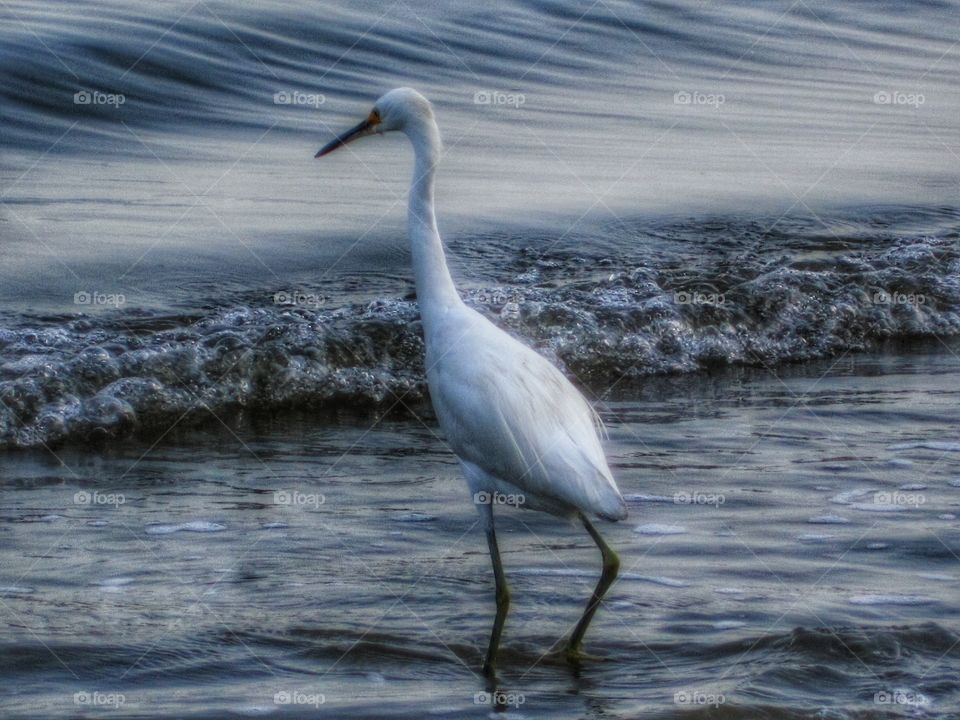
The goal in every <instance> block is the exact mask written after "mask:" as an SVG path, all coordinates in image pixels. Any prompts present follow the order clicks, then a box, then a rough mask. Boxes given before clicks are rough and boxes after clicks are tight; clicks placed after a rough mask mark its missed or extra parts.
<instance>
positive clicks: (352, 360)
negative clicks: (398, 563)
mask: <svg viewBox="0 0 960 720" xmlns="http://www.w3.org/2000/svg"><path fill="white" fill-rule="evenodd" d="M875 245H876V247H872V248H871V249H868V250H860V251H855V252H846V253H840V254H836V253H835V254H834V255H833V256H832V257H830V258H825V257H820V258H817V259H811V257H809V254H807V256H805V257H801V256H798V255H797V254H796V253H794V254H792V255H784V254H782V253H781V254H776V253H771V252H770V251H766V252H758V254H756V255H751V254H750V253H749V252H748V253H746V254H741V256H740V260H739V261H738V262H737V263H732V262H731V261H730V259H729V258H728V257H723V256H722V253H721V254H720V255H718V256H717V257H714V258H713V259H707V260H703V259H702V261H701V263H700V265H699V266H697V267H693V266H692V265H686V266H684V265H683V264H681V263H678V262H676V259H674V260H670V261H664V262H663V263H662V264H661V265H660V266H656V265H647V266H641V267H629V266H624V265H623V264H618V262H619V261H612V260H608V261H599V260H597V259H596V258H593V259H585V258H584V257H583V256H582V255H579V254H576V253H573V252H555V253H544V252H542V251H535V250H532V249H531V248H521V249H520V250H518V251H516V252H515V253H514V254H513V256H512V257H510V258H506V259H504V260H503V263H502V265H503V267H505V268H506V269H507V272H509V273H510V274H512V276H513V277H514V278H515V279H516V281H515V282H513V283H511V284H500V285H497V286H492V287H484V288H471V289H467V290H465V291H464V293H463V295H464V299H465V300H466V302H467V303H468V304H470V305H472V306H474V307H476V308H477V309H479V310H480V311H481V312H484V313H485V314H487V315H488V316H489V317H491V318H492V319H493V320H494V321H495V322H497V323H499V324H500V325H501V326H502V327H504V328H505V329H506V330H508V331H509V332H512V333H514V334H515V335H517V336H519V337H521V338H523V339H525V341H527V342H528V343H530V344H532V345H534V346H535V347H537V348H538V350H540V352H542V353H543V354H544V355H546V356H547V357H549V358H550V359H551V360H553V361H555V362H557V363H558V364H559V365H560V366H561V367H562V368H564V370H565V371H566V372H567V373H568V374H569V375H570V376H571V378H572V379H574V380H575V382H577V383H578V384H580V385H581V386H583V387H585V388H586V389H587V390H588V394H590V395H593V394H603V393H607V392H609V391H611V389H612V388H615V387H617V386H629V384H630V383H631V382H633V381H637V380H639V379H642V378H643V377H646V376H649V375H652V374H664V373H683V372H695V371H700V370H706V369H711V368H716V367H720V366H729V365H750V366H761V367H773V366H776V365H778V364H781V363H786V362H795V361H802V360H810V359H815V358H822V357H827V356H830V355H835V354H837V353H841V352H848V351H862V350H869V349H871V348H876V347H877V346H878V344H880V343H882V342H884V341H887V340H896V339H903V338H917V337H940V338H944V337H950V336H955V335H957V334H958V333H960V272H958V271H960V249H958V246H957V240H956V238H955V237H950V238H932V237H928V238H923V239H919V240H917V239H910V240H903V241H894V242H891V243H886V244H885V245H883V246H880V244H879V243H877V244H875ZM305 296H306V297H315V296H316V294H315V293H309V294H306V295H305ZM282 299H283V301H284V303H285V304H277V302H276V300H277V298H276V297H275V296H274V293H272V292H271V293H270V294H269V295H265V296H264V298H263V299H262V301H261V302H259V303H258V302H253V301H250V299H249V298H247V301H246V302H245V303H244V304H238V305H232V306H228V307H219V308H213V309H209V310H206V311H203V312H200V313H199V314H191V315H185V316H182V317H176V316H170V315H162V314H159V313H150V312H146V311H142V310H141V311H136V310H124V309H119V310H116V311H112V312H109V313H105V314H102V315H91V316H87V315H79V316H73V317H70V318H64V317H56V318H48V319H46V321H41V320H40V319H37V321H35V322H28V321H26V320H24V319H22V318H21V319H20V320H18V322H17V323H15V324H13V325H12V326H11V327H7V328H6V329H0V403H2V404H0V443H2V444H4V445H6V446H8V447H34V446H38V445H42V444H48V445H49V444H55V443H60V442H64V441H80V442H90V441H95V440H97V439H109V438H115V437H124V436H128V435H132V434H137V433H140V432H152V431H154V430H156V429H166V428H168V427H170V426H171V424H175V423H177V424H180V423H190V422H194V421H199V420H202V419H204V418H209V416H210V414H211V413H213V414H219V413H222V412H227V411H230V410H231V409H249V410H263V411H271V410H277V409H281V408H303V409H307V408H317V407H339V406H350V407H359V408H364V407H366V408H377V409H378V410H385V409H390V408H403V407H405V406H406V407H409V406H412V405H414V404H416V403H420V402H422V401H423V400H424V399H425V398H426V383H425V372H424V368H423V360H422V357H423V340H422V335H421V329H420V325H419V320H418V310H417V305H416V302H415V299H400V298H379V299H376V300H374V301H372V302H370V303H367V304H348V305H344V306H342V307H336V308H327V307H323V308H317V307H310V306H308V305H298V304H296V302H297V299H298V298H297V296H296V294H295V293H294V294H289V296H287V297H284V298H282Z"/></svg>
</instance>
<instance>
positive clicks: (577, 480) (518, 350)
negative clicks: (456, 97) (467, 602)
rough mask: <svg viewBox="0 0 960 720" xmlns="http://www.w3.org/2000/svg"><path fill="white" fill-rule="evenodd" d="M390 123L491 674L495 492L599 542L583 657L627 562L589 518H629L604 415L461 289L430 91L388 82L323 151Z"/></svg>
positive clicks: (499, 569)
mask: <svg viewBox="0 0 960 720" xmlns="http://www.w3.org/2000/svg"><path fill="white" fill-rule="evenodd" d="M390 131H400V132H402V133H404V134H405V135H406V136H407V137H408V138H409V139H410V142H411V143H412V144H413V150H414V154H415V159H416V160H415V166H414V176H413V183H412V184H411V186H410V197H409V205H408V234H409V238H410V245H411V249H412V256H413V271H414V276H415V280H416V287H417V301H418V303H419V305H420V315H421V318H422V321H423V332H424V337H425V341H426V361H425V364H426V368H427V383H428V385H429V387H430V397H431V399H432V401H433V407H434V409H435V411H436V414H437V417H438V419H439V421H440V427H441V428H442V430H443V432H444V434H445V435H446V438H447V441H448V442H449V444H450V446H451V448H452V449H453V451H454V452H455V453H456V455H457V457H458V458H459V459H460V463H461V465H462V466H463V473H464V475H465V476H466V480H467V484H468V486H469V488H470V492H471V493H472V494H473V497H474V502H475V503H476V505H477V510H478V511H479V513H480V517H481V520H482V522H483V526H484V529H485V531H486V535H487V543H488V545H489V549H490V557H491V560H492V561H493V572H494V578H495V581H496V603H497V613H496V619H495V620H494V625H493V631H492V633H491V635H490V643H489V646H488V649H487V656H486V661H485V663H484V671H485V672H486V673H487V674H488V675H492V674H493V666H494V660H495V657H496V653H497V647H498V645H499V643H500V635H501V633H502V631H503V624H504V621H505V619H506V616H507V611H508V609H509V606H510V592H509V590H508V588H507V582H506V578H505V577H504V573H503V566H502V564H501V562H500V552H499V549H498V547H497V538H496V534H495V532H494V521H493V505H494V504H495V503H496V500H497V498H504V497H506V498H509V497H510V496H513V497H514V498H515V499H517V500H521V499H522V501H523V505H524V506H525V507H527V508H531V509H534V510H542V511H546V512H548V513H552V514H554V515H558V516H561V517H567V518H576V517H579V519H580V521H581V522H582V523H583V525H584V527H585V528H586V530H587V532H588V533H590V536H591V537H592V538H593V540H594V542H595V543H596V544H597V546H598V547H599V548H600V552H601V554H602V556H603V571H602V573H601V576H600V581H599V582H598V583H597V586H596V589H595V590H594V592H593V595H592V597H591V598H590V601H589V602H588V603H587V606H586V609H585V610H584V612H583V615H582V617H581V618H580V621H579V622H578V623H577V625H576V627H575V628H574V630H573V632H572V633H571V634H570V636H569V638H568V640H567V644H566V654H567V656H568V657H569V658H570V659H576V658H578V657H579V656H580V647H581V643H582V640H583V635H584V633H585V632H586V630H587V626H588V625H589V624H590V620H591V619H592V618H593V615H594V613H595V612H596V610H597V608H598V606H599V605H600V602H601V600H602V599H603V596H604V594H605V593H606V591H607V589H608V588H609V587H610V584H611V583H612V582H613V581H614V579H615V578H616V576H617V572H618V570H619V567H620V560H619V558H618V557H617V554H616V553H615V552H614V551H613V550H612V549H611V548H610V547H609V546H608V545H607V544H606V543H605V542H604V541H603V538H601V537H600V534H599V533H598V532H597V530H596V528H594V526H593V524H592V523H591V522H590V520H589V519H588V517H587V516H588V515H595V516H599V517H601V518H604V519H607V520H623V519H624V518H626V516H627V508H626V504H625V503H624V501H623V497H622V496H621V495H620V491H619V490H618V488H617V484H616V482H615V481H614V479H613V476H612V475H611V473H610V469H609V467H608V466H607V461H606V458H605V457H604V454H603V449H602V447H601V445H600V438H599V430H600V429H601V425H600V419H599V416H598V415H597V413H596V412H595V411H594V410H593V409H592V408H591V406H590V405H589V403H587V401H586V399H584V397H583V395H581V394H580V392H579V391H578V390H577V389H576V388H575V387H574V386H573V384H572V383H571V382H570V381H569V380H567V378H566V377H565V376H564V375H563V374H562V373H561V372H560V371H559V370H558V369H557V368H556V367H554V366H553V365H552V364H550V363H549V362H548V361H547V360H546V359H545V358H543V357H542V356H541V355H539V354H537V353H536V352H534V351H533V350H532V349H530V348H529V347H527V346H526V345H524V344H523V343H521V342H520V341H518V340H516V339H514V338H513V337H511V336H510V335H508V334H507V333H506V332H504V331H503V330H501V329H500V328H498V327H497V326H496V325H494V324H493V323H492V322H490V321H489V320H487V319H486V318H485V317H484V316H483V315H481V314H480V313H478V312H476V311H475V310H473V309H471V308H469V307H467V306H466V305H465V304H464V303H463V301H462V300H461V299H460V296H459V295H458V294H457V290H456V288H455V287H454V284H453V279H452V278H451V277H450V271H449V270H448V269H447V262H446V258H445V257H444V252H443V245H442V242H441V240H440V234H439V232H438V231H437V222H436V217H435V215H434V210H433V188H434V171H435V170H436V167H437V164H438V162H439V160H440V153H441V142H440V131H439V129H438V127H437V123H436V120H435V119H434V113H433V107H432V106H431V104H430V102H429V101H428V100H427V99H426V98H425V97H423V95H421V94H420V93H418V92H417V91H416V90H412V89H410V88H398V89H396V90H391V91H390V92H388V93H387V94H386V95H384V96H383V97H381V98H380V99H379V100H377V102H376V104H375V105H374V107H373V110H371V111H370V114H369V115H368V116H367V118H366V119H365V120H364V121H363V122H361V123H359V124H358V125H356V126H355V127H353V128H351V129H350V130H347V131H346V132H344V133H342V134H341V135H339V136H337V137H336V138H335V139H333V140H332V141H331V142H329V143H328V144H327V145H325V146H324V147H323V148H322V149H321V150H320V151H319V152H318V153H317V154H316V157H322V156H323V155H326V154H328V153H330V152H333V151H334V150H336V149H337V148H340V147H343V146H344V145H346V144H347V143H349V142H352V141H353V140H356V139H357V138H361V137H364V136H366V135H372V134H376V133H385V132H390Z"/></svg>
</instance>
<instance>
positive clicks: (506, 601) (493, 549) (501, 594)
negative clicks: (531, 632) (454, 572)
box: [483, 517, 510, 677]
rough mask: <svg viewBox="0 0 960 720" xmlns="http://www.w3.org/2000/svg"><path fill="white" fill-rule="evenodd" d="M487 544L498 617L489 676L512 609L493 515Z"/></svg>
mask: <svg viewBox="0 0 960 720" xmlns="http://www.w3.org/2000/svg"><path fill="white" fill-rule="evenodd" d="M487 545H488V546H489V548H490V559H491V560H492V561H493V578H494V581H495V582H496V585H497V617H496V618H495V619H494V621H493V632H491V633H490V645H489V646H488V647H487V659H486V660H485V661H484V663H483V672H484V674H486V675H487V676H488V677H492V676H493V674H494V670H493V664H494V661H495V660H496V656H497V647H499V645H500V635H501V634H502V633H503V623H504V622H505V621H506V619H507V611H508V610H510V589H509V588H508V587H507V578H506V577H505V576H504V574H503V564H502V563H501V562H500V548H499V547H497V535H496V532H495V531H494V529H493V518H492V517H491V518H490V523H489V526H488V527H487Z"/></svg>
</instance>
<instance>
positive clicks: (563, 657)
mask: <svg viewBox="0 0 960 720" xmlns="http://www.w3.org/2000/svg"><path fill="white" fill-rule="evenodd" d="M547 657H548V658H550V659H551V660H554V661H556V662H561V663H566V664H567V665H572V666H574V667H579V666H581V665H583V663H585V662H601V661H603V658H602V657H598V656H597V655H590V654H588V653H586V652H584V651H583V648H582V647H581V646H580V645H571V644H569V643H567V644H565V645H564V646H563V647H561V648H557V649H556V650H552V651H551V652H550V653H548V654H547Z"/></svg>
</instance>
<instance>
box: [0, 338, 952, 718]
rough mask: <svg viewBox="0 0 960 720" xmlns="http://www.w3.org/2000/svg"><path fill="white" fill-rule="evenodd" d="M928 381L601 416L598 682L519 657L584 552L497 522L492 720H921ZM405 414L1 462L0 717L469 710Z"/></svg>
mask: <svg viewBox="0 0 960 720" xmlns="http://www.w3.org/2000/svg"><path fill="white" fill-rule="evenodd" d="M956 350H957V348H956V347H953V348H952V351H953V352H956ZM958 375H960V373H958V370H957V362H956V358H955V356H954V355H953V354H952V352H951V351H950V350H947V349H946V348H942V347H941V348H940V349H939V350H937V349H936V348H931V349H930V350H929V351H923V352H913V353H908V354H899V355H891V354H878V355H867V356H863V355H861V356H857V357H856V358H853V357H849V356H848V357H843V358H840V359H834V360H830V361H823V362H818V363H809V364H806V365H801V366H795V367H793V368H790V369H788V370H785V371H784V372H781V373H776V374H775V373H771V372H767V371H763V370H753V371H745V372H737V373H723V374H720V375H710V376H702V377H699V378H698V377H697V376H686V377H684V378H674V379H669V380H668V379H658V380H652V381H650V382H649V383H648V384H647V385H646V386H645V389H644V391H643V392H641V393H639V394H638V396H637V398H636V399H633V400H617V401H611V402H609V403H602V404H601V406H600V407H601V409H602V410H603V415H604V418H605V420H606V421H607V423H608V425H609V428H610V435H611V437H610V443H609V457H610V460H611V464H612V467H613V471H614V474H615V475H616V477H617V479H618V481H619V483H620V486H621V488H622V489H623V491H624V493H625V495H626V496H627V498H628V501H629V505H630V512H631V516H630V519H629V520H628V521H626V522H623V523H619V524H616V525H606V526H605V528H604V530H605V533H606V535H607V536H608V538H609V540H610V542H611V543H612V544H613V545H614V546H615V547H616V548H617V549H618V550H619V551H620V553H621V556H622V558H623V568H622V571H623V574H622V577H621V580H620V581H619V582H618V583H617V584H616V585H615V586H614V589H613V590H612V592H611V595H610V596H609V602H608V605H607V607H606V608H605V609H604V611H603V612H601V613H600V614H599V615H598V617H597V620H596V621H595V625H594V627H593V628H592V631H591V634H590V636H589V637H588V641H589V642H588V647H589V650H590V652H591V653H593V654H595V655H596V656H599V658H602V659H598V660H594V661H590V662H587V663H586V664H585V665H584V667H583V668H582V669H581V670H580V671H579V672H574V671H572V670H571V669H570V668H569V667H567V666H566V665H564V664H562V663H558V662H557V661H555V660H552V659H550V658H548V657H544V653H546V652H547V651H548V650H549V649H550V648H551V647H552V646H553V645H554V643H555V642H556V641H557V640H558V639H560V638H561V636H562V635H563V634H564V633H565V632H568V631H569V630H570V628H571V626H572V624H573V623H574V622H575V621H576V619H577V617H578V613H579V611H580V609H581V606H582V604H583V603H584V602H585V600H586V598H587V597H588V596H589V592H590V589H591V587H592V583H593V581H594V578H595V576H596V575H597V573H598V571H599V558H598V557H597V553H596V550H595V548H594V547H593V545H592V543H591V541H590V540H589V538H588V537H587V536H586V534H585V533H584V532H583V531H582V530H579V529H576V528H573V527H568V526H566V525H565V524H563V523H560V522H557V521H556V520H554V519H551V518H549V517H546V516H542V515H540V514H534V513H529V512H525V511H521V510H507V511H505V512H503V513H501V514H500V518H501V521H500V525H501V545H502V550H503V554H504V563H505V566H506V568H507V573H508V576H509V578H510V582H511V585H512V588H513V591H514V597H513V611H512V614H511V616H510V619H509V622H508V624H507V631H506V633H507V634H506V640H505V643H504V651H503V661H502V669H501V673H500V690H501V691H502V692H503V693H504V694H505V696H506V697H507V698H510V697H512V698H513V701H515V702H516V703H517V704H518V705H519V707H515V708H510V712H511V713H512V714H511V715H510V716H511V717H526V718H540V717H564V718H566V717H615V718H633V717H639V716H643V717H648V716H649V717H673V716H679V715H678V713H680V712H687V711H689V714H684V715H683V717H761V716H762V717H776V718H806V717H831V718H832V717H838V718H840V717H881V716H888V715H889V716H904V717H908V716H922V717H947V716H950V715H951V714H952V713H953V712H954V711H955V709H956V708H957V707H958V705H957V703H958V702H960V688H958V685H957V681H956V678H957V676H958V673H960V645H958V644H957V643H958V641H960V635H958V634H957V631H956V627H957V618H958V613H960V602H958V598H960V594H958V588H960V572H958V564H957V552H958V550H960V534H958V525H957V513H958V512H960V442H957V437H956V407H957V400H958V397H957V395H958V387H960V382H958ZM413 412H414V413H415V415H413V416H410V417H407V418H397V417H394V418H386V419H383V420H381V421H380V422H379V423H378V424H377V425H376V426H375V427H374V429H373V430H372V431H371V430H369V427H368V422H361V421H360V420H359V418H356V417H355V418H352V419H351V418H348V417H344V418H341V419H340V420H339V421H336V422H333V421H332V422H328V423H325V424H322V425H321V424H318V423H316V422H309V421H306V420H303V419H301V420H295V419H291V418H289V417H287V418H286V419H283V418H279V419H274V420H272V421H269V420H260V421H255V422H244V421H235V422H231V423H229V427H225V426H211V427H212V429H210V430H208V431H204V432H201V433H183V434H180V435H179V436H178V435H177V434H176V433H175V434H174V435H173V436H170V437H168V438H167V440H166V441H164V442H161V443H160V444H159V445H157V446H155V447H153V448H152V449H151V450H150V452H149V453H147V452H146V451H147V450H148V448H147V447H146V446H141V445H136V444H129V445H125V446H120V447H118V448H115V449H112V450H110V451H109V452H105V453H102V454H95V455H91V454H90V453H86V452H82V451H77V450H69V449H66V450H63V451H62V452H60V453H58V456H59V457H60V458H61V459H62V461H63V463H64V465H59V464H58V463H57V462H56V461H54V460H53V459H52V458H51V457H50V456H49V455H46V454H43V453H34V452H30V453H25V454H24V453H21V454H17V455H14V456H12V457H11V458H10V460H9V461H8V462H6V463H5V475H6V477H7V480H6V482H7V486H6V488H5V491H4V499H5V502H4V511H3V518H2V519H3V521H4V522H3V524H2V525H0V528H2V529H0V533H2V536H3V542H2V543H0V547H2V550H0V560H2V567H3V573H4V577H3V579H2V583H0V584H2V586H3V587H2V589H0V592H2V602H3V605H2V607H3V609H4V613H5V621H6V627H5V629H4V640H3V645H4V651H3V653H2V657H3V661H2V662H3V674H4V678H5V684H6V686H7V694H6V697H5V712H4V715H5V717H31V716H43V717H73V716H77V715H79V716H84V717H87V716H89V717H100V716H109V717H243V716H250V715H254V716H260V715H268V716H273V715H279V716H286V715H288V714H289V715H293V716H310V715H312V714H314V713H313V710H314V708H313V706H312V705H311V702H314V701H316V702H318V703H319V701H320V699H321V698H322V700H323V703H322V705H320V714H321V716H324V717H327V716H329V717H450V718H454V717H484V716H486V715H487V713H488V712H489V711H490V707H489V706H485V705H483V704H482V703H481V704H479V705H478V704H475V694H476V693H481V692H484V691H485V684H484V682H483V680H482V678H481V677H479V676H478V674H477V673H478V668H479V664H480V662H481V658H482V652H483V649H484V644H485V641H486V633H487V632H488V629H489V623H490V622H491V619H492V611H493V598H492V579H491V573H490V571H489V559H488V558H487V555H486V550H485V543H484V541H483V534H482V531H481V530H480V528H479V527H478V526H477V516H476V514H475V512H474V509H473V507H472V505H471V503H470V502H469V498H468V497H467V492H466V487H465V485H464V483H463V482H462V480H461V479H460V478H459V477H458V476H457V467H456V465H455V463H454V462H453V461H452V458H451V456H450V454H449V452H448V451H447V449H446V447H445V445H444V444H443V443H442V442H441V441H440V440H439V439H438V438H437V437H436V436H435V435H434V431H433V429H432V428H433V427H434V420H433V419H432V417H431V416H430V415H429V413H428V411H427V410H426V408H425V407H422V406H417V407H416V408H415V409H413ZM421 418H422V422H421ZM121 500H122V502H121ZM75 693H87V695H85V696H82V697H85V698H88V700H87V701H86V704H84V702H83V701H81V704H79V705H78V704H76V701H75V697H74V694H75ZM94 693H100V694H99V695H95V694H94ZM277 693H287V695H282V694H281V695H277ZM677 693H679V695H676V694H677ZM684 693H686V694H685V695H684ZM275 697H276V698H278V699H279V701H275ZM478 697H479V698H480V699H481V701H482V699H483V697H484V696H478ZM110 698H114V701H115V702H117V703H118V704H119V707H115V708H110V707H109V704H110V702H111V700H110ZM118 698H119V699H118ZM284 698H293V699H294V703H293V704H291V705H285V704H283V700H284ZM311 698H313V699H312V700H311ZM889 698H896V699H897V700H896V701H888V699H889ZM278 702H279V704H278ZM97 703H101V705H100V706H97ZM701 703H715V704H716V705H717V706H718V707H713V706H710V705H706V704H701Z"/></svg>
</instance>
